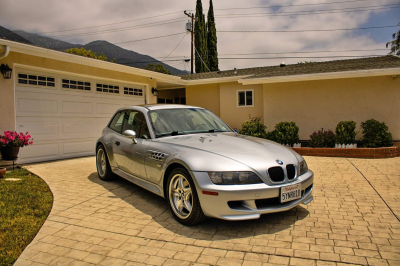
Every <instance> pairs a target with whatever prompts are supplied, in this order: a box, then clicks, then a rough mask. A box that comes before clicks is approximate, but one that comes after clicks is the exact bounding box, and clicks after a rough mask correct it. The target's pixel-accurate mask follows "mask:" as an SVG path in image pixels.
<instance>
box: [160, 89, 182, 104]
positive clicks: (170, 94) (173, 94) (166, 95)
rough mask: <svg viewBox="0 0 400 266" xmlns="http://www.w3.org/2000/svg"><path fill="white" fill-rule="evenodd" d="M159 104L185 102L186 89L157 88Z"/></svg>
mask: <svg viewBox="0 0 400 266" xmlns="http://www.w3.org/2000/svg"><path fill="white" fill-rule="evenodd" d="M157 103H159V104H186V90H185V88H180V89H159V90H158V96H157Z"/></svg>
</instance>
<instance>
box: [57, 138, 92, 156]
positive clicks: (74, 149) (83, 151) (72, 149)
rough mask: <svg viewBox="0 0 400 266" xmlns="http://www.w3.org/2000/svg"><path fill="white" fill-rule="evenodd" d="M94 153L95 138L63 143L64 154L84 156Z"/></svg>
mask: <svg viewBox="0 0 400 266" xmlns="http://www.w3.org/2000/svg"><path fill="white" fill-rule="evenodd" d="M92 154H94V140H86V141H77V142H63V143H62V155H65V156H71V155H74V156H75V155H76V156H82V155H92Z"/></svg>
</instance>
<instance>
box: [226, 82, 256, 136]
mask: <svg viewBox="0 0 400 266" xmlns="http://www.w3.org/2000/svg"><path fill="white" fill-rule="evenodd" d="M238 90H253V91H254V93H253V107H238V98H237V97H238V95H237V94H238V93H237V91H238ZM220 98H221V111H220V117H221V119H222V120H224V121H225V122H226V123H227V124H228V125H230V126H231V127H232V128H237V129H240V128H242V124H243V122H245V121H246V120H248V119H249V118H250V117H256V116H260V117H263V108H264V106H263V86H262V85H246V86H245V85H242V84H239V83H237V82H231V83H222V84H221V85H220Z"/></svg>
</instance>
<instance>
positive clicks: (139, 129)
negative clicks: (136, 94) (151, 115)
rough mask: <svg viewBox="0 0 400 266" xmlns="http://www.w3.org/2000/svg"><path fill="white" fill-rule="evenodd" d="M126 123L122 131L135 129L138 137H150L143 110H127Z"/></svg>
mask: <svg viewBox="0 0 400 266" xmlns="http://www.w3.org/2000/svg"><path fill="white" fill-rule="evenodd" d="M124 118H125V119H124V125H123V128H122V132H124V131H125V130H133V131H135V132H136V137H137V138H145V139H149V138H150V134H149V130H148V127H147V123H146V119H145V118H144V115H143V113H142V112H139V111H133V110H132V111H127V112H126V113H125V114H124Z"/></svg>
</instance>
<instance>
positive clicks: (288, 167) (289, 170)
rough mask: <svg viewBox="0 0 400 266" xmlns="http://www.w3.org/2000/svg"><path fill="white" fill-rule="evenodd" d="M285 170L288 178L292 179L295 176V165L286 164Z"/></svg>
mask: <svg viewBox="0 0 400 266" xmlns="http://www.w3.org/2000/svg"><path fill="white" fill-rule="evenodd" d="M286 172H287V177H288V179H289V180H293V179H294V178H295V177H296V167H294V165H293V164H288V165H286Z"/></svg>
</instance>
